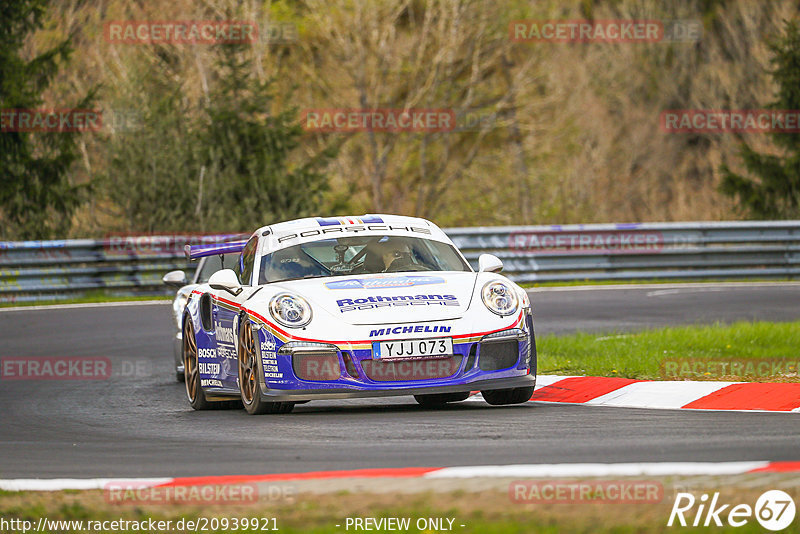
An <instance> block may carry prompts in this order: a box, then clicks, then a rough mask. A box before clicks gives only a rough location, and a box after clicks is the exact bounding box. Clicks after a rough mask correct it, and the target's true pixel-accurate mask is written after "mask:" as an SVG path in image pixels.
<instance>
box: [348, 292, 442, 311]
mask: <svg viewBox="0 0 800 534" xmlns="http://www.w3.org/2000/svg"><path fill="white" fill-rule="evenodd" d="M336 304H337V305H338V306H339V311H340V312H342V313H344V312H348V311H353V310H372V309H377V308H385V307H395V306H432V305H440V306H458V299H456V296H455V295H416V296H411V295H397V296H393V297H384V296H377V297H365V298H360V299H339V300H337V301H336Z"/></svg>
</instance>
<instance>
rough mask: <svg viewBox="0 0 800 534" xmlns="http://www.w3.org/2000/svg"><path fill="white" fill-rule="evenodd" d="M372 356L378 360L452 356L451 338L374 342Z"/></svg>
mask: <svg viewBox="0 0 800 534" xmlns="http://www.w3.org/2000/svg"><path fill="white" fill-rule="evenodd" d="M372 354H373V356H374V357H375V358H376V359H380V360H394V359H401V358H426V357H427V358H430V357H435V356H452V355H453V338H450V337H441V338H436V339H404V340H398V341H375V342H373V343H372Z"/></svg>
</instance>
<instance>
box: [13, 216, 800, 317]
mask: <svg viewBox="0 0 800 534" xmlns="http://www.w3.org/2000/svg"><path fill="white" fill-rule="evenodd" d="M445 232H446V233H447V234H448V235H449V236H450V238H451V239H452V240H453V241H454V242H455V243H456V245H457V246H458V247H459V248H460V249H461V250H462V251H463V252H464V255H465V257H466V258H467V260H468V261H469V262H470V264H472V266H473V267H475V268H476V267H477V263H478V257H479V256H480V255H481V254H484V253H491V254H495V255H496V256H498V257H499V258H500V259H501V260H502V261H503V264H504V269H503V273H504V274H505V275H506V276H508V277H509V278H511V279H512V280H515V281H517V282H521V283H541V282H574V281H590V282H591V281H626V280H654V279H664V280H706V279H714V280H716V279H721V280H732V279H796V278H798V277H800V220H793V221H743V222H678V223H631V224H627V223H626V224H572V225H541V226H504V227H474V228H449V229H445ZM237 235H240V234H227V235H225V236H219V235H215V236H197V235H190V234H187V235H183V236H182V235H148V236H112V237H109V238H106V239H101V240H92V239H68V240H55V241H6V242H0V302H9V301H11V302H14V301H18V302H22V301H38V300H51V299H59V298H69V297H71V296H75V295H76V294H80V293H85V292H87V291H92V290H106V291H110V292H112V293H115V294H122V295H130V294H151V295H154V294H162V295H168V294H171V293H172V291H171V290H170V289H169V288H166V287H165V286H164V285H163V284H162V283H161V277H162V276H163V275H164V274H165V273H166V272H168V271H171V270H175V269H183V270H184V271H186V272H187V277H188V278H191V274H192V272H193V270H194V268H195V264H194V263H189V262H187V261H186V259H185V256H184V254H183V245H184V244H185V243H187V242H190V241H191V242H195V243H197V242H219V241H221V240H228V239H231V238H233V236H237Z"/></svg>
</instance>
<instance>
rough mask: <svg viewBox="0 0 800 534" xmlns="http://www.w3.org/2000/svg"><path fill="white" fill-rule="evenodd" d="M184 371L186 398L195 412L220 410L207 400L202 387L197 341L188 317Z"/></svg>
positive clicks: (184, 349) (185, 322)
mask: <svg viewBox="0 0 800 534" xmlns="http://www.w3.org/2000/svg"><path fill="white" fill-rule="evenodd" d="M181 352H182V353H183V369H184V373H185V378H186V379H185V382H186V398H187V399H188V400H189V404H190V405H191V406H192V408H194V409H195V410H212V409H215V408H218V406H215V404H218V403H214V402H209V401H208V400H207V399H206V394H205V393H203V388H202V387H201V386H200V372H199V368H198V366H197V340H196V339H195V337H194V328H193V327H192V321H191V319H190V318H189V317H187V318H186V319H185V320H184V322H183V349H182V351H181Z"/></svg>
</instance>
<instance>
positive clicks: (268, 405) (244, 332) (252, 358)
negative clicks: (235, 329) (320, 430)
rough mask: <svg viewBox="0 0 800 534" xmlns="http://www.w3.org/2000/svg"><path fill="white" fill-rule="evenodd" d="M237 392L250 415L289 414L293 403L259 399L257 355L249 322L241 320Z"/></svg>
mask: <svg viewBox="0 0 800 534" xmlns="http://www.w3.org/2000/svg"><path fill="white" fill-rule="evenodd" d="M237 353H238V360H239V392H240V393H241V395H242V404H244V409H245V410H247V413H249V414H251V415H257V414H264V413H289V412H291V411H292V410H293V409H294V403H293V402H266V401H264V400H262V399H261V380H259V376H258V373H259V371H258V360H257V358H258V354H257V353H256V343H255V339H254V338H253V328H252V326H251V324H250V321H248V320H245V319H243V320H242V321H241V326H240V327H239V346H238V350H237Z"/></svg>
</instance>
